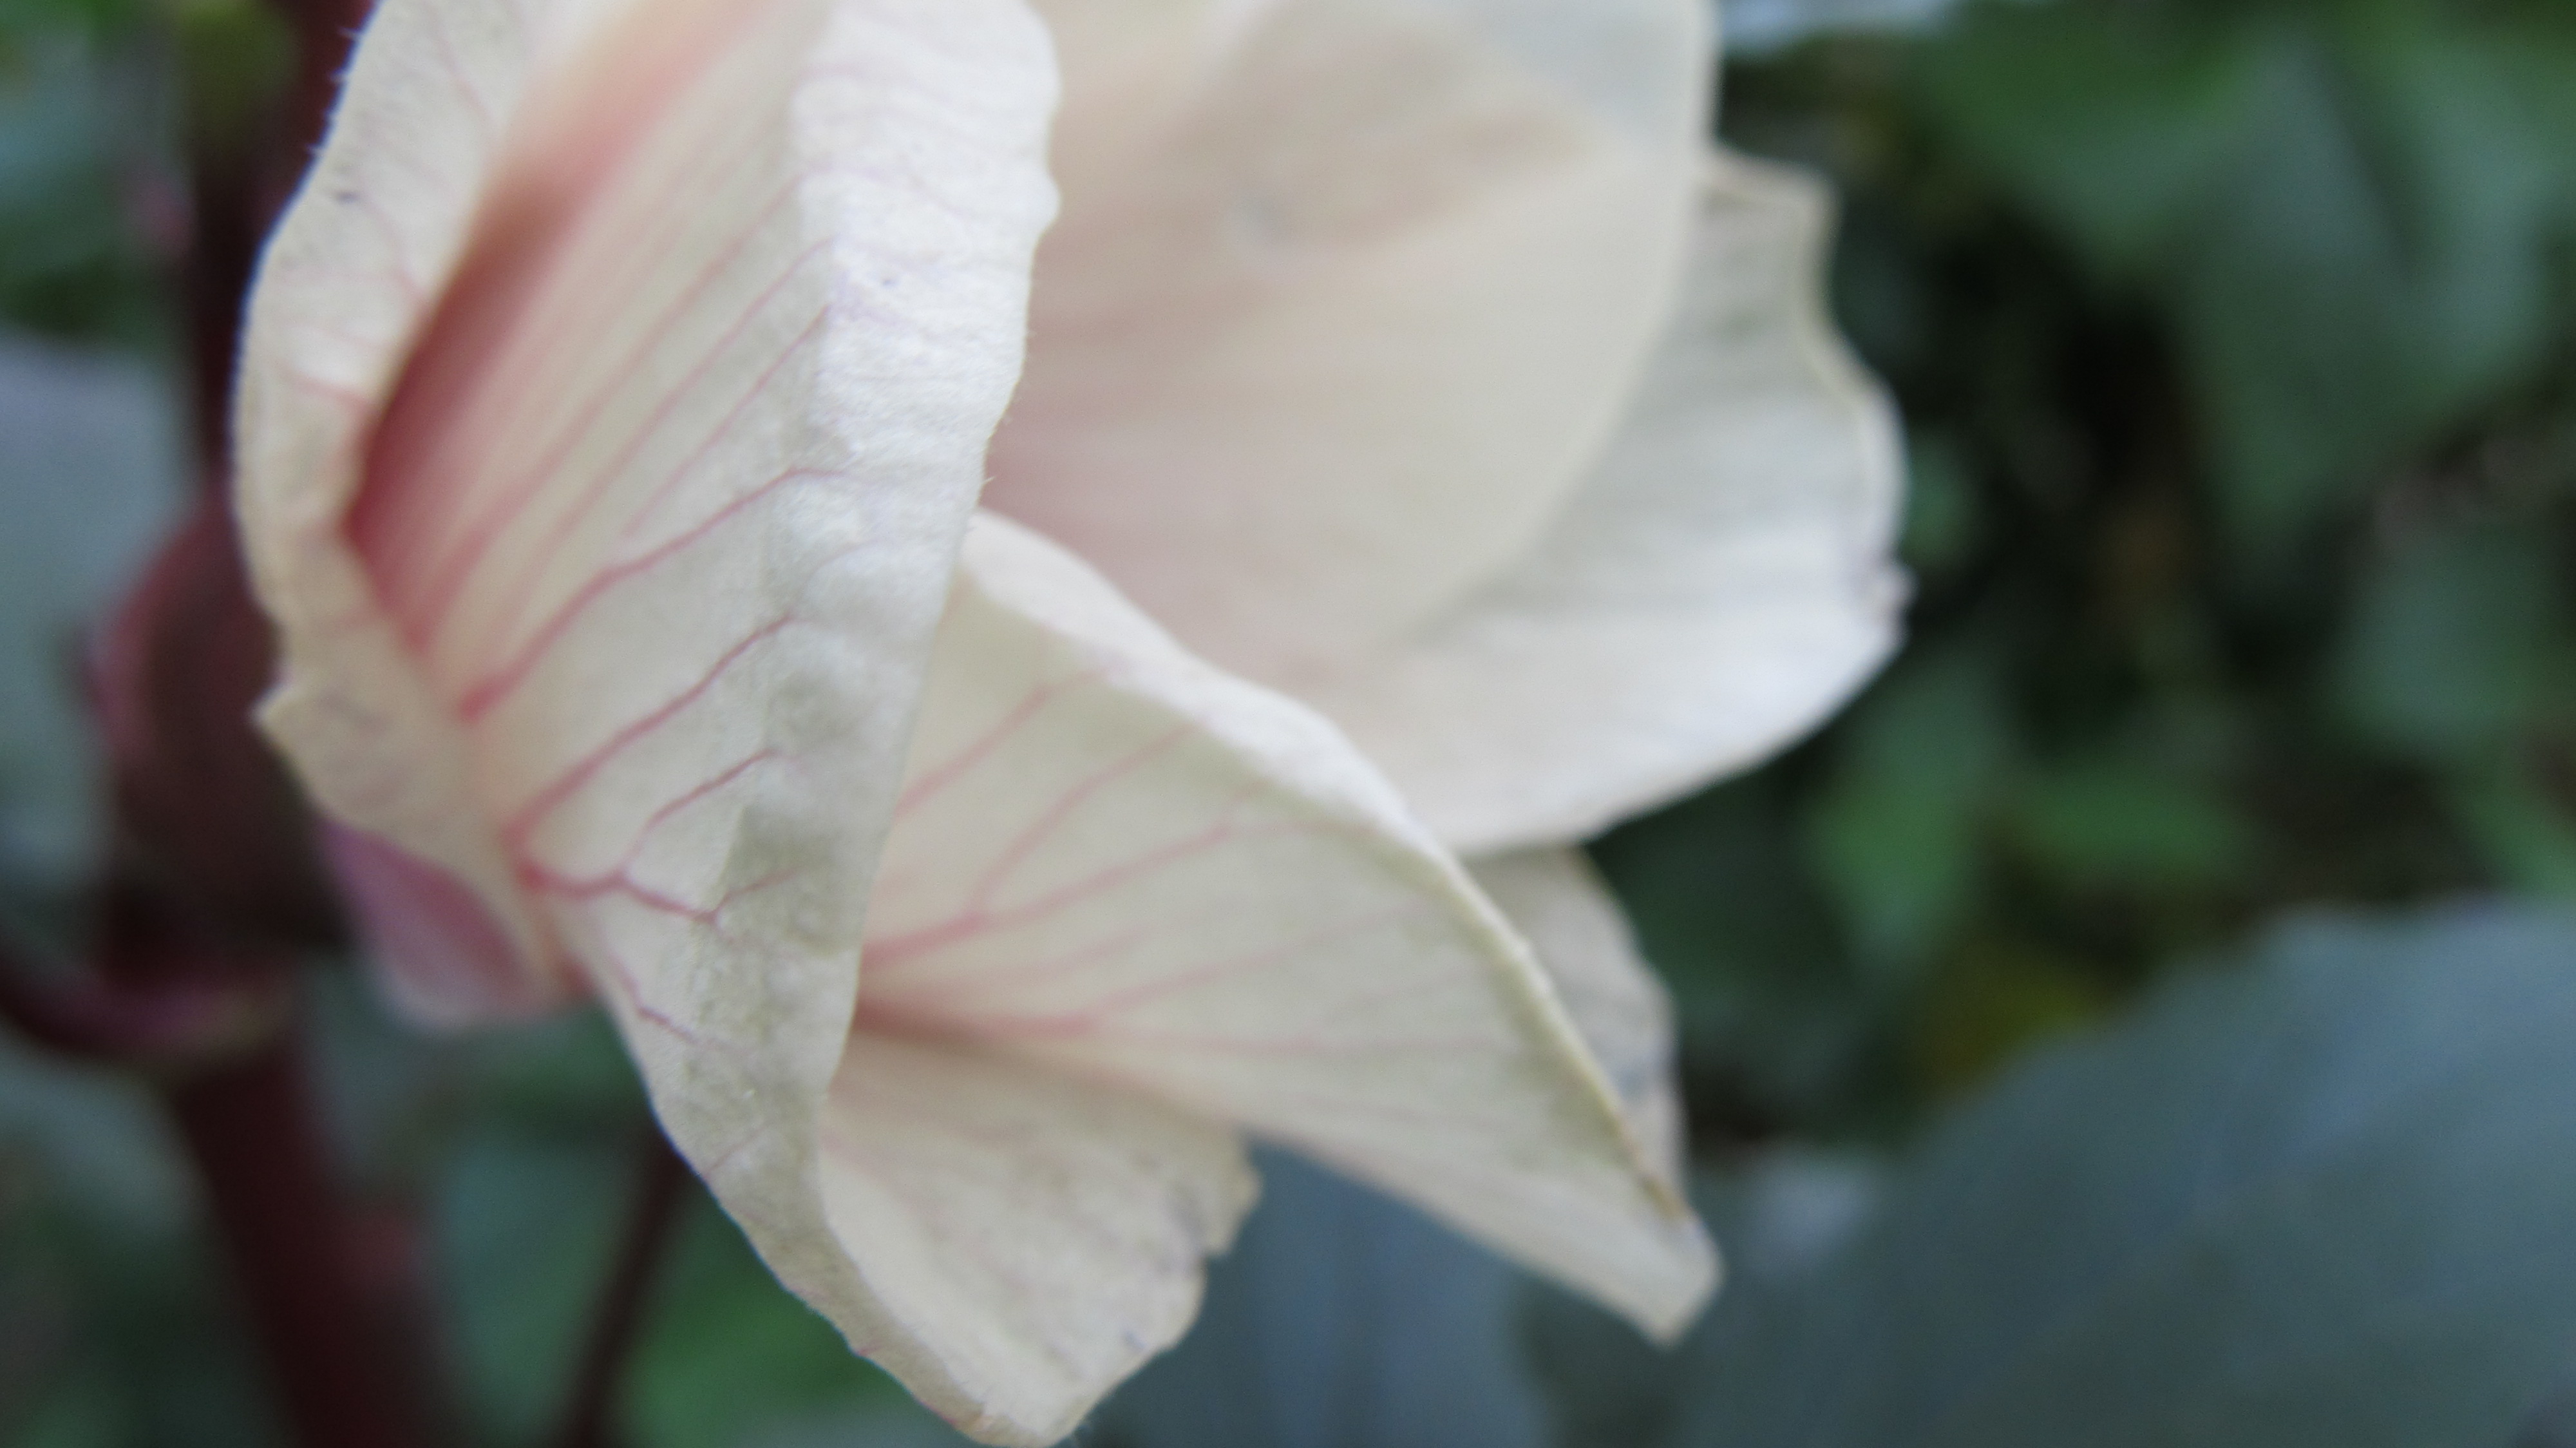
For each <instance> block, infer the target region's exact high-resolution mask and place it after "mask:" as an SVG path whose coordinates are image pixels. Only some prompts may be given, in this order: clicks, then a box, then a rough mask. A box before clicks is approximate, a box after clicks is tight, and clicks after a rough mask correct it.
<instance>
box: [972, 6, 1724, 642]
mask: <svg viewBox="0 0 2576 1448" xmlns="http://www.w3.org/2000/svg"><path fill="white" fill-rule="evenodd" d="M1042 9H1043V10H1044V12H1045V14H1046V15H1047V18H1048V20H1049V22H1050V24H1051V25H1052V26H1053V27H1054V29H1055V31H1056V33H1057V36H1058V40H1059V43H1060V45H1061V47H1062V52H1063V56H1064V65H1065V71H1066V78H1067V96H1066V104H1065V109H1064V113H1063V116H1062V118H1061V120H1060V123H1059V125H1058V127H1057V133H1056V143H1055V149H1054V155H1055V164H1056V174H1057V177H1058V179H1059V181H1060V183H1061V184H1062V186H1063V188H1064V193H1065V214H1064V218H1063V220H1062V222H1061V224H1060V225H1058V227H1057V228H1056V229H1055V230H1054V231H1053V232H1052V233H1050V234H1049V236H1048V238H1047V240H1046V242H1045V243H1044V245H1043V246H1042V247H1041V249H1040V252H1039V260H1038V278H1037V286H1036V299H1035V302H1034V311H1033V314H1032V318H1031V328H1032V339H1031V349H1030V361H1029V367H1028V373H1027V376H1026V377H1025V378H1024V380H1023V382H1022V384H1021V388H1020V392H1019V396H1018V397H1017V399H1016V400H1015V401H1014V402H1013V404H1012V408H1011V412H1010V415H1009V417H1008V418H1007V419H1006V420H1005V422H1004V425H1003V428H1002V431H1001V433H1000V435H999V436H998V437H997V438H996V440H995V445H994V452H993V482H992V485H991V487H990V488H989V489H988V491H987V494H986V501H987V504H988V506H990V507H992V508H993V509H995V510H996V511H999V512H1002V513H1004V514H1006V515H1008V516H1010V517H1012V518H1015V519H1017V520H1019V521H1022V522H1024V523H1026V524H1028V525H1030V526H1032V527H1034V528H1036V529H1038V530H1039V531H1040V532H1043V533H1045V534H1047V535H1048V536H1049V537H1051V538H1054V539H1055V540H1056V541H1058V542H1060V543H1063V544H1065V545H1066V546H1068V547H1070V548H1072V549H1073V550H1074V551H1075V552H1077V553H1079V554H1081V555H1082V556H1083V557H1084V558H1085V559H1087V560H1089V561H1090V562H1091V563H1093V564H1094V565H1095V566H1097V567H1098V568H1100V569H1101V570H1102V571H1103V572H1104V573H1106V574H1107V575H1108V576H1109V577H1110V578H1111V580H1112V581H1113V582H1115V583H1116V584H1117V585H1118V586H1119V588H1120V589H1121V590H1122V591H1124V592H1125V593H1126V594H1127V595H1128V596H1130V597H1132V598H1133V599H1135V600H1136V601H1137V603H1138V604H1139V605H1141V606H1142V607H1143V608H1144V609H1145V610H1146V611H1147V612H1148V613H1150V614H1152V615H1153V616H1154V617H1156V618H1157V619H1160V620H1163V621H1164V622H1165V623H1166V624H1167V625H1168V626H1169V627H1170V628H1171V629H1173V630H1174V632H1175V633H1177V634H1178V635H1179V637H1180V638H1181V640H1182V641H1183V642H1184V643H1186V644H1188V645H1189V646H1190V647H1191V648H1192V649H1193V650H1194V651H1195V652H1197V653H1199V654H1200V655H1201V656H1202V657H1205V658H1207V659H1208V660H1210V661H1211V662H1213V663H1215V664H1218V665H1219V666H1221V667H1224V668H1227V669H1229V670H1232V671H1234V672H1236V673H1238V674H1241V675H1244V676H1246V677H1249V678H1252V679H1255V680H1257V681H1261V682H1265V683H1270V684H1273V685H1276V686H1281V687H1289V688H1294V687H1295V686H1296V684H1297V683H1298V681H1299V680H1300V679H1302V678H1304V677H1306V676H1307V675H1309V674H1310V673H1313V672H1314V671H1316V670H1319V669H1328V668H1331V667H1333V666H1335V665H1336V664H1338V663H1339V662H1340V661H1342V660H1344V659H1346V658H1347V657H1349V656H1350V655H1352V654H1353V653H1355V652H1360V651H1365V650H1368V649H1370V648H1373V647H1375V646H1378V645H1382V644H1384V643H1386V642H1387V641H1389V640H1390V639H1393V638H1399V637H1402V636H1404V635H1405V634H1406V633H1407V632H1408V631H1409V630H1410V629H1412V628H1413V627H1415V626H1417V625H1419V624H1421V623H1422V622H1424V621H1425V620H1427V619H1429V618H1430V617H1432V616H1433V615H1435V614H1436V613H1437V612H1438V611H1439V610H1441V609H1442V608H1443V607H1444V606H1446V605H1448V604H1450V603H1452V602H1454V601H1455V600H1456V599H1457V598H1458V597H1459V596H1461V595H1462V594H1463V593H1464V592H1466V591H1467V590H1468V589H1469V588H1471V587H1472V586H1474V585H1475V584H1477V583H1479V582H1481V581H1483V580H1484V579H1486V578H1487V577H1489V576H1490V575H1492V574H1493V573H1494V572H1495V571H1497V570H1498V569H1500V568H1501V567H1503V566H1504V565H1505V564H1507V563H1508V562H1509V561H1510V560H1512V559H1513V558H1515V557H1516V556H1518V555H1519V554H1521V553H1522V552H1524V551H1526V549H1527V548H1528V547H1529V546H1530V545H1531V544H1532V543H1533V541H1534V540H1535V539H1536V538H1537V536H1538V535H1539V532H1540V530H1541V528H1542V526H1543V525H1544V524H1545V522H1546V520H1547V519H1548V518H1549V516H1550V515H1551V514H1552V513H1553V512H1554V510H1555V508H1556V506H1557V504H1558V503H1559V502H1560V501H1561V499H1562V497H1563V495H1564V493H1565V492H1566V490H1567V489H1568V488H1569V487H1570V486H1572V485H1573V484H1574V483H1575V482H1576V481H1577V480H1578V479H1579V478H1580V476H1581V475H1582V472H1583V469H1584V467H1585V465H1586V464H1587V463H1588V462H1589V461H1590V459H1591V458H1592V457H1593V455H1594V454H1595V453H1596V452H1597V451H1598V449H1599V447H1600V445H1601V443H1602V442H1603V440H1604V439H1605V438H1606V437H1607V436H1608V434H1609V431H1610V429H1611V427H1612V425H1613V423H1614V422H1615V421H1616V419H1617V416H1618V411H1619V407H1620V404H1621V402H1622V400H1623V399H1624V397H1625V395H1626V393H1627V391H1628V389H1629V388H1630V386H1631V384H1632V383H1633V382H1634V380H1635V378H1636V376H1637V374H1638V370H1639V368H1640V366H1641V365H1642V363H1643V361H1644V359H1645V357H1646V355H1647V353H1648V352H1649V350H1650V349H1651V348H1652V346H1653V343H1654V340H1655V337H1656V336H1657V335H1658V332H1659V329H1660V326H1661V323H1662V321H1663V318H1664V316H1665V313H1666V311H1667V309H1668V308H1669V306H1670V302H1671V298H1672V295H1673V288H1674V286H1675V285H1676V282H1677V279H1678V276H1679V271H1680V265H1681V258H1682V252H1683V246H1684V238H1685V235H1686V231H1687V224H1688V214H1689V203H1690V193H1691V188H1692V184H1693V175H1694V169H1693V168H1694V165H1695V162H1696V157H1697V153H1698V147H1699V140H1698V137H1699V135H1700V134H1701V128H1702V126H1703V124H1704V120H1705V115H1704V104H1703V103H1704V95H1705V90H1706V86H1707V79H1708V76H1707V68H1708V60H1707V51H1706V49H1705V46H1704V41H1703V37H1702V36H1701V34H1700V28H1701V25H1702V17H1701V12H1702V10H1703V9H1704V6H1703V4H1702V3H1701V0H1582V3H1565V0H1548V3H1537V0H1515V3H1502V0H1473V3H1470V0H1269V3H1256V4H1221V3H1217V0H1048V3H1046V4H1044V5H1043V6H1042Z"/></svg>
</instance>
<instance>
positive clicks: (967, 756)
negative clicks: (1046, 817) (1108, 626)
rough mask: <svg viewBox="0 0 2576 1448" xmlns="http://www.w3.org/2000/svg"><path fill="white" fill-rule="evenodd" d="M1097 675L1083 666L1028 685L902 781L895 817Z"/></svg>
mask: <svg viewBox="0 0 2576 1448" xmlns="http://www.w3.org/2000/svg"><path fill="white" fill-rule="evenodd" d="M1099 677H1100V675H1099V673H1098V672H1097V671H1096V670H1086V671H1085V672H1082V673H1078V674H1070V675H1067V676H1066V677H1064V678H1061V679H1050V680H1048V681H1047V682H1045V683H1043V684H1040V685H1038V686H1037V687H1036V688H1034V689H1031V690H1030V691H1029V692H1028V693H1027V694H1026V695H1024V696H1022V698H1021V699H1020V702H1018V703H1017V704H1014V705H1012V706H1011V709H1010V712H1008V713H1006V714H1004V715H1003V716H1002V717H1001V719H1000V721H999V722H997V723H995V724H994V725H993V727H992V728H990V729H988V730H986V731H985V732H984V733H983V734H982V735H981V736H979V737H978V738H976V739H975V740H974V741H973V742H972V743H970V744H968V745H967V746H966V747H965V748H963V749H960V750H958V751H957V752H956V753H955V754H952V755H950V756H949V757H948V758H946V759H943V760H941V761H940V762H939V763H938V764H937V765H934V766H933V767H931V768H929V769H926V770H924V771H922V773H921V774H920V776H919V777H918V778H916V779H914V780H913V781H912V782H911V783H910V784H907V785H905V786H904V789H903V794H902V795H901V796H900V797H898V798H897V799H896V800H895V806H894V812H895V816H896V818H898V819H900V818H901V817H903V816H904V815H906V814H909V813H911V812H912V811H913V810H914V809H916V808H918V807H920V806H921V805H923V804H926V803H928V802H929V801H930V800H931V799H933V798H934V797H936V796H937V795H938V794H939V793H940V792H941V791H943V790H945V789H947V788H948V787H949V786H950V785H952V784H955V783H957V782H958V781H959V780H961V779H963V778H965V777H966V776H968V775H970V774H973V773H974V772H975V770H976V768H977V767H978V766H980V765H982V764H983V763H984V762H985V761H986V760H988V759H990V758H992V757H993V755H994V754H996V753H997V752H999V751H1000V749H1001V747H1002V746H1003V745H1004V744H1007V743H1009V742H1010V739H1011V736H1012V735H1014V734H1016V733H1018V732H1019V731H1020V729H1021V728H1022V727H1024V726H1025V725H1027V724H1028V723H1029V721H1031V720H1032V719H1035V718H1036V717H1037V714H1038V711H1039V710H1041V709H1043V708H1045V707H1046V706H1047V704H1048V703H1049V702H1051V701H1052V700H1054V699H1056V698H1058V697H1059V696H1061V695H1063V694H1064V693H1065V692H1066V691H1067V690H1070V689H1072V688H1075V687H1076V686H1078V685H1081V684H1086V683H1090V682H1093V681H1095V680H1097V679H1098V678H1099Z"/></svg>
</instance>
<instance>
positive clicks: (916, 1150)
mask: <svg viewBox="0 0 2576 1448" xmlns="http://www.w3.org/2000/svg"><path fill="white" fill-rule="evenodd" d="M822 1189H823V1197H824V1203H825V1209H826V1211H827V1213H828V1215H829V1218H830V1221H831V1224H832V1227H833V1229H834V1230H835V1231H836V1232H838V1233H839V1234H840V1238H841V1240H842V1241H844V1242H846V1243H848V1244H849V1249H850V1252H851V1254H852V1255H853V1256H854V1257H855V1258H856V1259H857V1262H858V1268H859V1272H860V1274H861V1275H862V1277H863V1278H864V1279H865V1280H866V1283H867V1286H868V1289H869V1290H870V1291H871V1292H872V1293H873V1294H874V1295H875V1297H876V1299H877V1300H878V1302H879V1303H881V1304H882V1305H883V1310H884V1312H885V1314H886V1316H887V1318H888V1321H889V1329H888V1330H889V1331H890V1332H892V1333H895V1334H899V1335H892V1336H884V1337H876V1338H858V1339H854V1344H853V1345H854V1346H856V1347H857V1348H858V1350H859V1351H861V1352H863V1353H865V1354H867V1355H868V1356H870V1357H873V1358H875V1359H876V1360H877V1361H879V1362H880V1363H882V1364H883V1365H885V1366H886V1367H887V1368H888V1369H889V1370H890V1371H893V1372H894V1373H896V1374H897V1375H898V1376H899V1377H900V1378H902V1379H903V1381H905V1382H906V1383H908V1384H910V1385H911V1386H912V1387H913V1389H914V1390H915V1391H916V1392H918V1393H920V1394H921V1395H922V1396H923V1398H924V1399H925V1400H926V1401H927V1402H928V1403H929V1404H930V1406H931V1407H933V1408H934V1409H936V1410H938V1411H939V1412H940V1413H941V1414H942V1415H943V1416H945V1417H947V1418H948V1419H949V1421H951V1422H953V1423H955V1424H956V1425H957V1427H958V1428H960V1429H961V1430H963V1431H965V1432H967V1433H969V1434H972V1435H974V1436H975V1437H977V1438H979V1439H982V1440H983V1441H985V1442H988V1443H1015V1444H1028V1445H1032V1448H1034V1445H1041V1444H1050V1443H1054V1442H1056V1441H1057V1440H1059V1439H1061V1438H1063V1437H1064V1436H1065V1435H1066V1434H1068V1433H1070V1432H1072V1431H1073V1428H1074V1426H1075V1425H1076V1424H1077V1423H1079V1422H1080V1421H1081V1419H1082V1416H1083V1415H1084V1414H1085V1413H1087V1412H1089V1411H1090V1409H1091V1406H1092V1404H1094V1403H1095V1402H1097V1401H1098V1400H1099V1398H1100V1396H1101V1394H1102V1392H1103V1391H1104V1390H1105V1389H1106V1388H1107V1386H1108V1385H1110V1384H1113V1383H1116V1382H1118V1381H1119V1380H1120V1379H1122V1378H1124V1377H1126V1376H1127V1375H1128V1374H1129V1373H1131V1372H1133V1371H1135V1369H1136V1368H1137V1366H1138V1365H1139V1364H1141V1363H1142V1362H1143V1361H1144V1360H1145V1359H1146V1358H1147V1357H1149V1356H1151V1355H1152V1354H1154V1353H1156V1352H1158V1351H1160V1350H1162V1349H1163V1348H1165V1347H1167V1346H1169V1345H1170V1344H1171V1343H1172V1342H1173V1341H1175V1340H1176V1339H1178V1338H1179V1337H1180V1335H1181V1332H1182V1330H1183V1329H1185V1328H1187V1327H1188V1326H1189V1323H1190V1319H1191V1318H1193V1317H1194V1316H1196V1315H1197V1313H1198V1305H1199V1293H1200V1287H1201V1284H1202V1281H1203V1279H1204V1273H1203V1271H1202V1268H1201V1263H1202V1262H1203V1261H1204V1260H1205V1259H1206V1257H1207V1256H1208V1255H1209V1254H1210V1253H1213V1252H1218V1251H1222V1250H1223V1249H1224V1248H1225V1247H1226V1245H1227V1244H1228V1243H1229V1242H1231V1241H1232V1240H1233V1237H1234V1229H1235V1226H1236V1224H1238V1223H1239V1222H1240V1221H1241V1220H1242V1219H1243V1214H1244V1212H1245V1210H1246V1209H1248V1208H1249V1207H1250V1206H1251V1205H1252V1199H1253V1195H1254V1191H1255V1185H1254V1179H1253V1174H1252V1168H1251V1165H1250V1163H1249V1162H1247V1161H1246V1160H1245V1159H1244V1152H1243V1147H1242V1144H1241V1143H1240V1142H1239V1141H1238V1140H1237V1139H1236V1137H1235V1136H1234V1134H1233V1133H1232V1132H1230V1131H1228V1130H1226V1129H1225V1128H1224V1127H1222V1126H1218V1125H1216V1124H1214V1123H1212V1122H1208V1121H1206V1120H1203V1119H1201V1118H1198V1117H1195V1116H1191V1115H1189V1114H1187V1113H1184V1112H1179V1111H1175V1110H1173V1109H1172V1108H1170V1107H1168V1106H1164V1105H1161V1104H1159V1103H1157V1102H1155V1101H1153V1100H1151V1099H1150V1098H1147V1097H1145V1096H1142V1095H1139V1094H1137V1093H1135V1092H1132V1091H1125V1090H1121V1089H1119V1088H1116V1087H1110V1086H1099V1085H1094V1084H1091V1083H1089V1082H1085V1081H1079V1080H1071V1079H1068V1078H1066V1077H1065V1076H1064V1075H1062V1074H1061V1073H1059V1072H1054V1071H1049V1070H1047V1069H1045V1068H1043V1067H1039V1066H1033V1065H1030V1064H1027V1063H1025V1062H1019V1061H1013V1060H1011V1059H1009V1058H1008V1057H1005V1056H1000V1055H996V1054H994V1053H991V1052H987V1051H981V1050H978V1049H976V1048H974V1047H971V1046H959V1045H955V1044H947V1043H936V1042H922V1041H912V1040H904V1039H901V1038H898V1037H890V1036H880V1035H875V1034H872V1033H869V1032H864V1031H863V1032H860V1033H858V1034H857V1035H855V1036H854V1037H853V1038H852V1039H851V1042H850V1050H849V1055H848V1056H847V1058H846V1059H844V1060H843V1062H842V1063H841V1071H840V1074H839V1075H838V1076H836V1077H835V1078H834V1079H833V1082H832V1094H831V1098H830V1100H829V1101H828V1103H827V1104H826V1106H825V1109H824V1117H823V1123H822Z"/></svg>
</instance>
